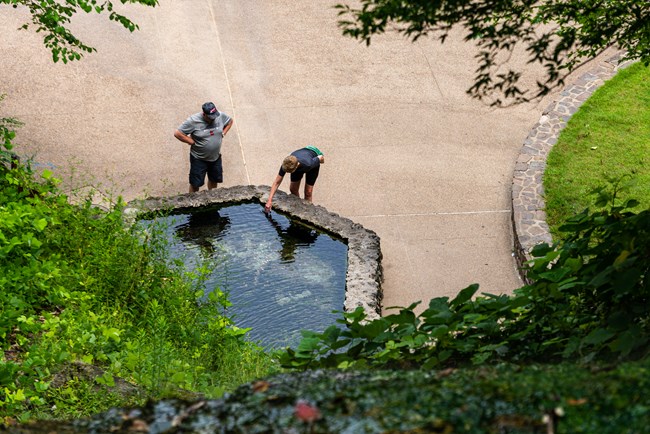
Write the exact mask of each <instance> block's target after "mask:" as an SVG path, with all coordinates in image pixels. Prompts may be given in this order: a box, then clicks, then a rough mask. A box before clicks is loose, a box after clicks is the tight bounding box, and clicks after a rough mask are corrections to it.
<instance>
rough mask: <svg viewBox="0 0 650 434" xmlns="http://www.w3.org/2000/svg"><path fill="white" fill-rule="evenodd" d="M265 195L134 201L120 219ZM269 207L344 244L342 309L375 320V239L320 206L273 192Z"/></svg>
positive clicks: (227, 191) (226, 192)
mask: <svg viewBox="0 0 650 434" xmlns="http://www.w3.org/2000/svg"><path fill="white" fill-rule="evenodd" d="M268 193H269V187H268V186H235V187H229V188H217V189H214V190H210V191H202V192H199V193H189V194H181V195H178V196H171V197H162V198H160V197H157V198H148V199H145V200H135V201H132V202H129V203H128V204H127V206H126V208H125V209H124V217H125V219H126V220H127V221H128V222H133V221H135V219H136V218H137V216H138V214H141V213H143V212H148V211H161V210H170V209H179V208H196V207H201V206H206V205H217V204H225V203H237V202H250V201H259V202H260V203H262V204H264V203H266V199H267V198H268ZM273 206H274V209H277V210H280V211H282V212H285V213H288V214H291V215H292V216H294V217H296V218H298V219H300V220H303V221H305V222H308V223H310V224H313V225H314V226H316V227H318V228H320V229H324V230H326V231H328V232H331V233H334V234H336V235H338V236H340V237H341V238H343V239H345V240H346V241H347V245H348V268H347V273H346V293H345V302H344V307H343V309H344V311H346V312H351V311H353V310H355V309H356V308H357V307H359V306H361V307H363V309H364V311H365V312H366V315H367V318H368V319H376V318H379V317H380V316H381V300H382V290H381V283H382V281H383V273H382V265H381V259H382V255H381V250H380V245H379V236H377V234H376V233H375V232H373V231H371V230H368V229H365V228H364V227H363V226H361V225H360V224H358V223H354V222H353V221H352V220H349V219H347V218H344V217H341V216H339V215H338V214H334V213H331V212H329V211H327V210H326V209H325V208H323V207H322V206H318V205H312V204H310V203H308V202H305V201H304V200H301V199H299V198H297V197H296V196H292V195H289V194H286V193H284V192H282V191H278V192H277V193H276V195H275V197H274V200H273Z"/></svg>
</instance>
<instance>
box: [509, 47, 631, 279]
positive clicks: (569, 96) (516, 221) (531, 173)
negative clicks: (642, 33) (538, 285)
mask: <svg viewBox="0 0 650 434" xmlns="http://www.w3.org/2000/svg"><path fill="white" fill-rule="evenodd" d="M622 57H623V53H622V52H621V53H618V54H616V55H615V56H613V57H610V58H608V59H606V60H604V61H600V62H598V63H597V64H596V65H594V67H593V68H592V69H591V70H589V71H588V72H587V73H585V74H583V75H582V76H580V77H579V78H578V79H577V80H576V81H575V82H574V83H573V84H571V85H569V86H567V87H566V88H564V90H562V92H560V94H559V96H558V98H557V99H556V100H555V101H553V102H552V103H551V104H550V105H549V106H548V107H547V108H546V109H545V110H544V111H543V112H542V116H541V117H540V119H539V121H538V122H537V123H536V124H535V126H534V127H533V129H532V130H531V131H530V133H529V134H528V137H526V140H524V143H523V146H522V148H521V151H520V152H519V157H518V159H517V163H516V165H515V171H514V175H513V179H512V224H513V233H514V253H515V257H516V259H517V264H518V265H519V270H520V273H521V277H522V279H524V282H527V283H528V279H527V276H526V275H525V271H524V270H523V269H522V268H521V267H522V265H523V264H524V263H525V262H526V261H528V260H530V259H532V256H531V255H530V252H531V250H532V249H533V247H535V245H537V244H541V243H548V244H551V243H552V241H553V240H552V238H551V234H550V231H549V227H548V225H547V224H546V213H545V211H544V209H545V203H544V186H543V184H542V177H543V175H544V169H545V168H546V158H547V157H548V154H549V152H550V151H551V149H552V148H553V145H555V143H557V139H558V137H559V135H560V132H561V131H562V129H563V128H564V127H565V126H566V124H567V122H568V121H569V119H570V118H571V116H572V115H573V114H574V113H575V112H576V111H578V108H579V107H580V106H581V105H582V103H583V102H584V101H586V100H587V99H588V98H589V97H590V96H591V95H592V94H593V93H594V91H595V90H596V89H598V88H599V87H600V86H601V85H602V84H604V83H605V81H606V80H608V79H610V78H612V77H613V76H614V75H616V73H617V72H618V70H619V69H621V68H623V67H625V66H627V65H629V64H630V63H631V62H624V63H621V59H622Z"/></svg>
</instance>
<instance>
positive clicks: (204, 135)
mask: <svg viewBox="0 0 650 434" xmlns="http://www.w3.org/2000/svg"><path fill="white" fill-rule="evenodd" d="M229 123H230V116H228V115H227V114H225V113H219V116H217V118H216V119H215V120H214V121H211V122H210V123H208V122H206V121H205V119H204V118H203V113H201V112H199V113H195V114H193V115H192V116H190V117H189V118H187V120H186V121H185V122H183V124H182V125H181V126H180V127H178V131H180V132H181V133H183V134H185V135H186V136H191V137H192V139H194V144H193V145H192V147H191V148H190V154H191V155H192V156H193V157H194V158H198V159H199V160H204V161H216V160H217V159H219V155H220V154H221V141H222V140H223V129H224V127H225V126H226V125H228V124H229Z"/></svg>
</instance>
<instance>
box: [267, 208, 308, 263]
mask: <svg viewBox="0 0 650 434" xmlns="http://www.w3.org/2000/svg"><path fill="white" fill-rule="evenodd" d="M265 215H266V218H267V220H268V221H269V222H271V225H272V226H273V228H274V229H275V231H276V232H277V233H278V236H279V237H280V242H281V243H282V248H281V249H280V258H282V261H283V262H294V260H295V257H296V249H297V248H298V247H307V246H309V245H311V244H314V242H316V240H317V239H318V232H316V231H315V230H313V229H311V228H309V227H308V226H306V225H303V224H301V223H298V222H296V221H294V220H289V227H287V228H286V229H285V228H283V227H282V225H281V224H280V223H279V222H277V221H276V220H275V219H274V218H273V217H272V216H271V213H270V212H269V213H265Z"/></svg>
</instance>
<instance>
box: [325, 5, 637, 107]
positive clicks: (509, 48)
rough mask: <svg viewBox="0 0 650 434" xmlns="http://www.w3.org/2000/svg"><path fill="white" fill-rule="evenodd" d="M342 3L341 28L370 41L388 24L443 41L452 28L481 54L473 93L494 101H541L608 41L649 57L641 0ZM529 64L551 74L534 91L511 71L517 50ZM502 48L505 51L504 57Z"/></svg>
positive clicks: (634, 56) (409, 34) (631, 54)
mask: <svg viewBox="0 0 650 434" xmlns="http://www.w3.org/2000/svg"><path fill="white" fill-rule="evenodd" d="M358 3H360V4H358V5H357V4H356V3H355V6H349V5H346V4H339V5H337V8H338V9H339V14H340V16H341V18H340V21H339V25H340V26H341V27H342V29H343V33H344V34H346V35H349V36H351V37H354V38H357V39H360V40H362V41H365V42H366V43H370V40H371V38H372V37H373V36H374V35H377V34H381V33H383V32H385V31H387V30H389V29H391V28H395V29H396V30H397V31H398V32H400V33H403V34H404V35H406V36H407V37H409V38H411V39H413V40H416V39H418V38H420V37H422V36H429V35H431V36H434V37H435V38H437V39H439V40H440V41H441V42H444V41H445V40H446V38H447V37H448V36H449V33H450V31H451V29H452V28H453V27H456V26H459V27H462V28H463V29H464V31H465V40H466V41H474V42H476V44H477V46H478V48H479V53H478V54H477V56H476V58H477V60H478V68H477V70H476V76H475V81H474V84H473V85H472V87H471V88H470V89H469V90H468V93H470V94H471V95H472V96H474V97H476V98H479V99H484V98H490V99H491V104H493V105H502V104H504V103H505V102H511V103H519V102H523V101H528V100H530V99H535V98H539V97H541V96H543V95H546V94H548V93H549V92H550V91H551V90H552V89H554V88H557V87H558V86H561V85H563V80H564V78H565V77H566V75H567V74H568V73H569V72H570V71H571V70H572V69H574V68H575V67H576V66H577V65H579V64H580V63H581V62H582V61H584V60H585V59H587V58H590V57H593V56H594V55H596V54H598V53H599V52H601V51H602V50H604V49H605V48H607V47H609V46H611V45H618V46H620V47H621V48H622V49H624V50H626V51H627V57H628V58H629V59H642V60H643V61H644V62H645V63H646V64H647V63H648V61H650V19H649V18H648V17H649V16H650V15H649V12H650V5H648V3H647V2H639V1H636V0H620V1H601V0H587V1H584V0H568V1H567V0H545V1H542V2H540V1H535V0H448V1H431V0H408V1H403V0H361V1H360V2H358ZM520 46H523V47H522V48H521V50H522V51H525V52H526V53H527V55H528V62H529V63H535V64H539V65H540V66H542V67H543V68H544V69H545V72H546V78H545V80H544V81H543V82H539V81H538V82H537V85H536V89H535V90H534V91H532V92H531V91H530V90H527V89H522V88H520V87H519V85H518V83H519V81H520V78H521V72H520V71H517V70H516V69H510V68H508V69H506V67H505V63H504V62H502V61H501V59H503V58H506V59H509V57H510V56H509V55H510V54H512V53H513V52H514V51H515V50H516V49H519V48H518V47H520ZM504 53H506V54H505V55H504Z"/></svg>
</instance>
